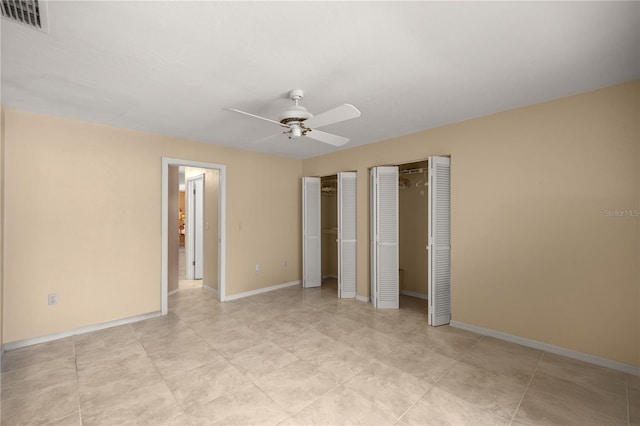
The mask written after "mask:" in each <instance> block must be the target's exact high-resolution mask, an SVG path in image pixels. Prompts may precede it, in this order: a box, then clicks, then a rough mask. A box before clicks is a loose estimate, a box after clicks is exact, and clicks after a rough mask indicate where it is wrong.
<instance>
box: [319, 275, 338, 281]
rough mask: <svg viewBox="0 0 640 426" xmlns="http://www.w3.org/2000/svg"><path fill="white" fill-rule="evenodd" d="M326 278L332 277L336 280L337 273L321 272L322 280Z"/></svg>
mask: <svg viewBox="0 0 640 426" xmlns="http://www.w3.org/2000/svg"><path fill="white" fill-rule="evenodd" d="M326 278H334V279H336V280H337V279H338V276H337V275H334V274H322V279H323V280H324V279H326Z"/></svg>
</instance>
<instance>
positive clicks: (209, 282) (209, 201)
mask: <svg viewBox="0 0 640 426" xmlns="http://www.w3.org/2000/svg"><path fill="white" fill-rule="evenodd" d="M198 175H204V195H203V197H204V210H203V213H204V229H203V237H204V239H203V246H204V247H203V251H204V253H203V256H204V265H203V266H204V268H203V281H204V285H205V286H207V287H209V288H212V289H215V290H217V289H218V237H219V232H218V218H219V215H218V208H219V194H220V173H219V172H218V171H217V170H212V169H199V168H196V167H186V168H185V180H186V179H189V178H190V177H193V176H198ZM185 242H186V240H185ZM186 243H188V242H186Z"/></svg>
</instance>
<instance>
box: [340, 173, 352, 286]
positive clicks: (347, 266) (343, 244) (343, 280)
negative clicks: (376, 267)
mask: <svg viewBox="0 0 640 426" xmlns="http://www.w3.org/2000/svg"><path fill="white" fill-rule="evenodd" d="M356 232H357V229H356V173H355V172H342V173H338V289H339V295H340V297H341V298H343V299H354V298H355V297H356Z"/></svg>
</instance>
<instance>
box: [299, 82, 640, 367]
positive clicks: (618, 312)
mask: <svg viewBox="0 0 640 426" xmlns="http://www.w3.org/2000/svg"><path fill="white" fill-rule="evenodd" d="M639 97H640V82H639V81H635V82H631V83H628V84H623V85H618V86H614V87H609V88H605V89H602V90H597V91H593V92H589V93H584V94H581V95H577V96H572V97H567V98H562V99H558V100H554V101H550V102H545V103H541V104H537V105H533V106H529V107H525V108H519V109H515V110H511V111H507V112H503V113H498V114H494V115H490V116H486V117H481V118H478V119H474V120H469V121H465V122H461V123H456V124H452V125H448V126H443V127H440V128H436V129H431V130H426V131H423V132H419V133H415V134H411V135H406V136H402V137H398V138H395V139H391V140H387V141H383V142H380V143H376V144H372V145H367V146H363V147H356V148H354V149H350V150H344V151H339V152H337V153H334V154H331V155H326V156H322V157H317V158H313V159H309V160H305V161H303V163H302V169H303V170H302V171H303V174H304V175H307V176H324V175H328V174H333V173H336V172H338V171H340V170H353V169H354V168H356V169H357V171H358V294H359V295H361V296H366V295H368V280H369V270H368V265H369V260H368V256H369V249H368V226H369V224H368V221H369V216H368V211H369V206H368V168H369V167H371V166H375V165H385V164H399V163H406V162H411V161H416V160H421V159H424V158H425V157H427V156H431V155H448V154H450V155H451V173H452V176H451V179H452V213H451V214H452V217H451V220H452V261H451V262H452V265H451V268H452V311H453V319H454V320H456V321H461V322H464V323H468V324H473V325H475V326H480V327H486V328H489V329H493V330H498V331H501V332H505V333H509V334H512V335H516V336H521V337H525V338H529V339H534V340H537V341H541V342H546V343H549V344H553V345H557V346H561V347H564V348H568V349H572V350H576V351H580V352H585V353H589V354H593V355H596V356H600V357H604V358H608V359H611V360H614V361H618V362H623V363H627V364H632V365H640V357H639V353H640V350H639V346H640V342H639V340H640V326H639V321H638V315H639V314H638V312H639V309H640V306H639V303H638V300H639V297H638V291H639V285H640V279H639V272H638V259H639V254H640V253H639V250H640V248H639V243H638V240H639V234H638V232H639V231H638V218H637V217H629V216H627V217H618V218H614V217H607V216H606V215H605V210H612V209H637V208H638V206H639V195H640V190H639V186H640V178H639V175H638V173H639V172H638V170H639V168H640V161H639V158H640V156H639V152H638V151H639V146H638V145H639V140H640V134H639V130H638V108H639V106H638V99H639Z"/></svg>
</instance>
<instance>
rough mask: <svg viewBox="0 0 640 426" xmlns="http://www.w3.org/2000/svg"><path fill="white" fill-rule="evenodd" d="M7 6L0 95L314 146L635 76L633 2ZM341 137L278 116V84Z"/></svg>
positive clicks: (172, 128) (638, 15) (100, 117)
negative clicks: (20, 16)
mask: <svg viewBox="0 0 640 426" xmlns="http://www.w3.org/2000/svg"><path fill="white" fill-rule="evenodd" d="M47 6H48V15H49V27H50V30H49V33H48V34H46V33H42V32H39V31H36V30H32V29H28V28H25V27H22V26H20V25H18V24H15V23H12V22H8V21H5V20H2V21H1V26H2V29H1V33H2V51H1V53H2V87H1V89H2V102H3V104H4V105H5V106H7V107H11V108H18V109H23V110H29V111H35V112H41V113H46V114H53V115H60V116H65V117H72V118H77V119H81V120H88V121H92V122H98V123H105V124H111V125H114V126H119V127H125V128H131V129H139V130H145V131H151V132H155V133H160V134H163V135H170V136H179V137H184V138H188V139H193V140H198V141H204V142H211V143H216V144H222V145H228V146H233V147H237V148H242V149H249V150H254V151H261V152H267V153H273V154H278V155H284V156H288V157H294V158H308V157H313V156H317V155H321V154H325V153H329V152H332V151H335V150H337V149H348V148H350V147H354V146H358V145H363V144H367V143H371V142H376V141H379V140H383V139H387V138H390V137H394V136H399V135H402V134H407V133H412V132H415V131H418V130H422V129H426V128H431V127H435V126H439V125H443V124H446V123H452V122H457V121H461V120H465V119H468V118H472V117H477V116H481V115H485V114H490V113H494V112H498V111H503V110H507V109H511V108H514V107H518V106H523V105H529V104H533V103H536V102H540V101H544V100H548V99H553V98H557V97H561V96H566V95H571V94H575V93H580V92H584V91H588V90H592V89H596V88H600V87H604V86H608V85H612V84H616V83H621V82H625V81H629V80H633V79H637V78H640V2H638V1H629V2H610V1H603V2H584V3H583V2H398V1H394V2H213V1H194V2H187V1H176V2H166V1H140V2H134V1H125V2H115V1H104V2H98V1H83V2H80V1H73V2H67V1H52V2H49V3H48V5H47ZM294 88H301V89H304V91H305V98H304V99H303V100H302V102H301V104H302V105H304V106H305V107H307V109H308V110H309V111H310V112H312V113H314V114H318V113H320V112H323V111H325V110H328V109H330V108H333V107H335V106H338V105H340V104H343V103H351V104H353V105H355V106H356V107H357V108H358V109H360V111H362V117H360V118H358V119H355V120H351V121H346V122H343V123H340V124H335V125H331V126H327V127H323V128H322V130H323V131H327V132H331V133H336V134H339V135H342V136H346V137H348V138H350V139H351V142H349V143H348V144H347V145H345V146H343V147H342V148H334V147H331V146H329V145H325V144H322V143H320V142H317V141H314V140H310V139H298V140H289V139H287V138H286V137H285V136H283V135H281V134H279V132H280V129H279V128H278V127H277V126H276V125H274V124H271V123H268V122H263V121H260V120H256V119H253V118H250V117H246V116H242V115H240V114H235V113H232V112H229V111H226V110H224V109H223V108H225V107H233V108H238V109H242V110H245V111H249V112H252V113H255V114H259V115H263V116H266V117H269V118H272V119H277V117H278V115H279V114H280V112H282V111H283V110H284V109H285V107H286V106H287V105H288V104H289V102H290V101H289V100H288V99H287V96H286V94H287V92H288V91H289V90H290V89H294Z"/></svg>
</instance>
